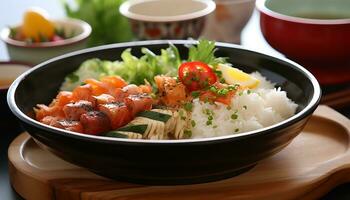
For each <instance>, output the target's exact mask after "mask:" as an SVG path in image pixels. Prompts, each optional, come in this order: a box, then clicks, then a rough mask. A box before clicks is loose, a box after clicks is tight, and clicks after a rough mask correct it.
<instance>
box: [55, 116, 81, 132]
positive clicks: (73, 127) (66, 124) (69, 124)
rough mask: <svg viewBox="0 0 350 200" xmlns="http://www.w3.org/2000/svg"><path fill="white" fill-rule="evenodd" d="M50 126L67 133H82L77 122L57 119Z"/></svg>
mask: <svg viewBox="0 0 350 200" xmlns="http://www.w3.org/2000/svg"><path fill="white" fill-rule="evenodd" d="M50 125H51V126H54V127H57V128H61V129H65V130H67V131H73V132H78V133H83V132H84V130H83V126H82V125H81V123H80V122H79V121H74V120H67V119H59V120H53V121H51V124H50Z"/></svg>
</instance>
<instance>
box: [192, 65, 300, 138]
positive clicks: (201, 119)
mask: <svg viewBox="0 0 350 200" xmlns="http://www.w3.org/2000/svg"><path fill="white" fill-rule="evenodd" d="M252 76H254V77H255V78H257V79H259V80H260V84H259V86H258V87H257V88H256V89H254V90H251V91H249V92H248V90H244V91H243V92H242V93H241V94H240V95H239V94H237V95H235V96H234V97H233V100H232V103H231V105H230V106H229V107H228V106H226V105H224V104H221V103H215V104H210V103H204V102H202V101H199V100H198V99H196V100H194V102H193V111H192V120H193V121H194V123H193V124H194V127H193V126H192V128H191V131H192V138H206V137H215V136H222V135H229V134H233V133H241V132H247V131H252V130H256V129H260V128H263V127H267V126H270V125H273V124H276V123H278V122H281V121H283V120H285V119H287V118H289V117H290V116H292V115H294V113H295V111H296V108H297V104H295V103H294V102H293V101H291V100H290V99H288V97H287V94H286V92H285V91H281V89H280V88H275V87H274V84H273V83H271V82H269V81H267V80H266V79H265V78H264V77H263V76H262V75H260V74H259V73H257V72H255V73H253V74H252ZM207 109H208V110H211V111H213V112H212V113H213V119H212V124H211V125H207V122H208V115H207V114H205V111H206V110H207Z"/></svg>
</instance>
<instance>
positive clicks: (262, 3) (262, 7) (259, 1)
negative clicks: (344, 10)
mask: <svg viewBox="0 0 350 200" xmlns="http://www.w3.org/2000/svg"><path fill="white" fill-rule="evenodd" d="M267 1H269V0H256V3H255V5H256V8H257V10H258V11H259V12H260V13H263V14H265V15H268V16H270V17H273V18H276V19H280V20H283V21H288V22H294V23H300V24H314V25H342V24H350V18H344V19H309V18H302V17H295V16H290V15H285V14H282V13H279V12H276V11H273V10H271V9H269V8H268V7H267V6H266V2H267Z"/></svg>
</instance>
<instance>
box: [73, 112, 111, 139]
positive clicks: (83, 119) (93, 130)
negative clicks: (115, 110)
mask: <svg viewBox="0 0 350 200" xmlns="http://www.w3.org/2000/svg"><path fill="white" fill-rule="evenodd" d="M80 123H81V124H82V125H83V127H84V133H86V134H90V135H98V134H100V133H103V132H106V131H108V130H110V128H111V123H110V120H109V118H108V116H107V115H106V114H104V113H103V112H100V111H89V112H87V113H84V114H82V115H81V116H80Z"/></svg>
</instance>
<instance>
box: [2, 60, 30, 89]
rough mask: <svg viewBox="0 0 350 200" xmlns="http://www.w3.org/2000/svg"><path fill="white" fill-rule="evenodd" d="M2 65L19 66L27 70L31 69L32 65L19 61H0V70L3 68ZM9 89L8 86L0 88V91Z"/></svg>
mask: <svg viewBox="0 0 350 200" xmlns="http://www.w3.org/2000/svg"><path fill="white" fill-rule="evenodd" d="M3 65H21V66H23V68H28V70H29V69H30V68H32V67H33V65H32V64H29V63H25V62H21V61H13V60H11V61H1V60H0V68H1V67H3ZM9 88H10V85H5V86H0V91H6V90H8V89H9Z"/></svg>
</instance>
